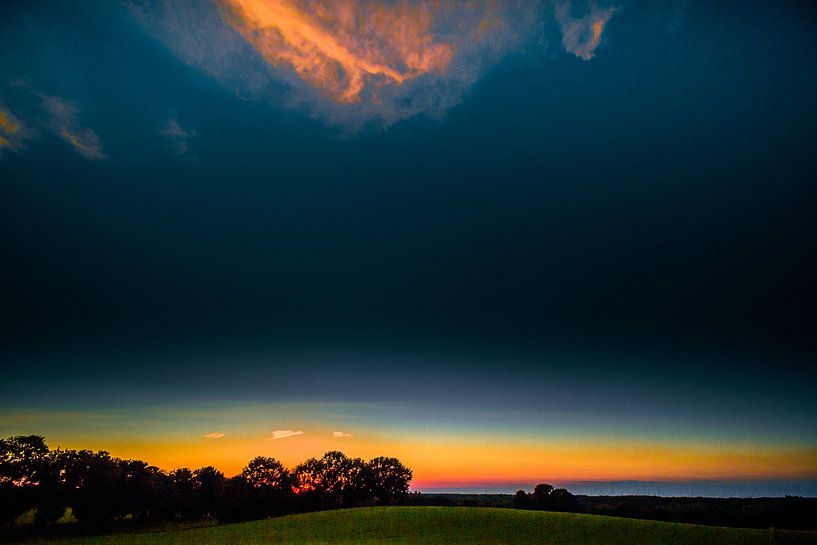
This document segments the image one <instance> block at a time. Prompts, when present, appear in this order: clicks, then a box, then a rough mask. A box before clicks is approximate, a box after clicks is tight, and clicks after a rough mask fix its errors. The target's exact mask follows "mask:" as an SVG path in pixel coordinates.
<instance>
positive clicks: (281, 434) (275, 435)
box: [267, 430, 304, 439]
mask: <svg viewBox="0 0 817 545" xmlns="http://www.w3.org/2000/svg"><path fill="white" fill-rule="evenodd" d="M303 434H304V432H302V431H300V430H298V431H294V430H275V431H273V432H272V437H267V439H287V438H289V437H295V436H296V435H303Z"/></svg>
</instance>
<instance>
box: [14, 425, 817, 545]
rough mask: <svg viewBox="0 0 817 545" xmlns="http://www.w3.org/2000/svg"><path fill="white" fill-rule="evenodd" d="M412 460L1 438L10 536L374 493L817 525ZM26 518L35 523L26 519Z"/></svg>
mask: <svg viewBox="0 0 817 545" xmlns="http://www.w3.org/2000/svg"><path fill="white" fill-rule="evenodd" d="M411 477H412V473H411V470H410V469H408V468H407V467H405V466H404V465H403V464H402V463H400V461H399V460H397V459H395V458H385V457H379V458H374V459H372V460H369V461H364V460H362V459H360V458H349V457H348V456H346V455H344V454H343V453H341V452H337V451H333V452H327V453H326V454H324V456H323V457H321V458H311V459H309V460H306V461H305V462H303V463H302V464H300V465H298V466H297V467H295V468H294V469H287V468H286V467H284V466H283V465H282V464H281V463H280V462H279V461H277V460H275V459H274V458H267V457H257V458H254V459H253V460H251V461H250V462H249V463H248V464H247V466H246V467H245V468H244V469H243V470H242V472H241V473H240V474H239V475H237V476H235V477H232V478H226V477H225V476H224V475H223V474H222V473H221V472H219V471H218V470H216V469H215V468H213V467H202V468H199V469H195V470H190V469H187V468H180V469H176V470H174V471H170V472H165V471H162V470H160V469H159V468H157V467H154V466H150V465H148V464H146V463H145V462H142V461H139V460H122V459H118V458H114V457H112V456H111V455H110V454H109V453H107V452H101V451H98V452H92V451H89V450H65V449H56V450H52V449H49V448H48V446H47V445H46V443H45V440H44V439H43V438H42V437H39V436H18V437H9V438H8V439H0V528H3V529H2V531H0V538H4V539H6V540H8V539H16V538H18V537H26V536H32V535H35V536H48V535H53V534H59V535H65V534H70V533H86V534H87V533H99V532H100V531H113V530H116V531H126V532H127V531H134V530H138V529H144V528H146V527H152V528H154V529H155V528H157V527H162V526H163V525H167V524H172V525H173V526H174V527H177V528H178V527H179V526H182V527H184V526H190V525H201V524H209V525H213V524H216V523H225V522H239V521H246V520H255V519H263V518H267V517H277V516H281V515H288V514H293V513H304V512H310V511H322V510H331V509H336V508H341V507H344V508H345V507H362V506H375V505H401V506H416V507H419V506H438V507H501V508H508V509H510V508H513V509H516V510H525V511H558V512H563V513H580V514H592V515H609V516H615V517H627V518H639V519H652V520H659V521H668V522H684V523H693V524H708V525H716V526H732V527H738V528H772V527H774V528H778V529H779V528H785V529H817V499H813V498H796V497H785V498H761V499H739V498H735V499H716V498H662V497H654V496H609V497H601V496H577V495H573V494H571V493H570V492H569V491H567V490H565V489H561V488H554V487H553V486H551V485H548V484H539V485H537V486H536V487H535V488H534V490H533V491H531V492H529V493H528V492H525V491H521V490H520V491H519V492H517V493H516V494H515V495H502V494H495V495H478V494H474V495H460V494H418V493H409V492H408V490H409V483H410V481H411ZM23 519H25V522H26V524H21V521H22V520H23Z"/></svg>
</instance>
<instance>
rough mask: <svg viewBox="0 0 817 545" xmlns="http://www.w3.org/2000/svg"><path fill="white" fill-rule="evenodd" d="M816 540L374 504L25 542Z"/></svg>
mask: <svg viewBox="0 0 817 545" xmlns="http://www.w3.org/2000/svg"><path fill="white" fill-rule="evenodd" d="M293 543H297V544H298V545H327V544H329V543H331V544H332V545H383V544H385V543H388V544H390V545H415V544H418V543H421V544H423V545H474V544H476V543H478V544H480V545H508V544H510V543H513V544H514V545H555V544H560V545H656V544H660V545H690V544H700V545H704V544H705V545H770V544H771V545H817V533H814V532H799V531H795V530H777V529H768V528H766V529H762V530H755V529H748V528H724V527H716V526H696V525H692V524H675V523H671V522H655V521H647V520H634V519H623V518H614V517H601V516H596V515H580V514H573V513H548V512H543V511H522V510H517V509H483V508H469V509H459V508H454V507H370V508H362V509H342V510H334V511H323V512H320V513H306V514H298V515H291V516H285V517H277V518H273V519H266V520H261V521H254V522H242V523H239V524H223V525H217V526H210V527H208V528H194V529H184V530H180V529H178V528H176V529H173V530H164V531H150V532H140V533H134V532H131V533H124V534H123V533H117V534H108V535H96V536H74V537H68V538H56V539H48V538H35V539H31V540H28V541H26V542H25V544H26V545H38V544H43V545H224V544H241V545H291V544H293Z"/></svg>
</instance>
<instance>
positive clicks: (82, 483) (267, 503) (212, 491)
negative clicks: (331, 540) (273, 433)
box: [0, 436, 411, 529]
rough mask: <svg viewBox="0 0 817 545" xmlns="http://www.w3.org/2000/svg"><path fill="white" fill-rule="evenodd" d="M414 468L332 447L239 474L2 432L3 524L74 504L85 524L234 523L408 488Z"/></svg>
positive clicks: (261, 460) (254, 463)
mask: <svg viewBox="0 0 817 545" xmlns="http://www.w3.org/2000/svg"><path fill="white" fill-rule="evenodd" d="M410 481H411V470H409V469H408V468H407V467H405V466H404V465H403V464H402V463H400V461H399V460H397V459H396V458H385V457H379V458H374V459H372V460H369V461H364V460H361V459H360V458H349V457H348V456H346V455H344V454H343V453H341V452H337V451H333V452H327V453H326V454H324V456H323V457H322V458H310V459H309V460H306V461H305V462H304V463H302V464H300V465H299V466H297V467H296V468H294V469H293V470H289V469H287V468H286V467H284V466H283V465H282V464H281V463H280V462H279V461H278V460H276V459H274V458H266V457H263V456H259V457H257V458H254V459H253V460H251V461H250V462H249V464H247V466H246V467H245V468H244V469H243V471H242V472H241V474H240V475H238V476H236V477H232V478H225V476H224V474H222V473H221V472H220V471H218V470H217V469H215V468H213V467H202V468H199V469H196V470H190V469H187V468H181V469H176V470H174V471H171V472H165V471H162V470H161V469H159V468H157V467H155V466H150V465H148V464H146V463H145V462H142V461H140V460H121V459H118V458H114V457H112V456H111V455H110V454H108V453H107V452H92V451H90V450H64V449H57V450H51V449H49V448H48V446H47V445H46V443H45V440H44V439H43V438H42V437H39V436H18V437H9V438H8V439H0V526H3V525H11V524H12V523H13V522H14V521H15V519H18V517H20V516H21V515H23V514H26V513H33V521H32V522H33V526H35V527H38V528H41V529H44V528H47V527H50V526H53V525H54V524H55V523H56V522H57V521H59V520H60V519H61V518H64V517H65V516H66V513H70V518H71V519H72V522H76V523H77V525H78V526H80V527H83V528H86V529H99V528H106V527H110V526H112V525H119V526H121V525H122V523H126V524H129V525H133V524H150V523H152V524H156V523H160V522H167V521H190V520H202V519H211V520H219V521H221V522H235V521H240V520H252V519H260V518H265V517H272V516H278V515H284V514H289V513H296V512H305V511H317V510H322V509H332V508H337V507H355V506H361V505H377V504H390V503H394V502H396V501H398V500H399V499H401V498H402V497H404V496H405V495H406V494H407V492H408V488H409V483H410Z"/></svg>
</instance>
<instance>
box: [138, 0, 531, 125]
mask: <svg viewBox="0 0 817 545" xmlns="http://www.w3.org/2000/svg"><path fill="white" fill-rule="evenodd" d="M215 6H217V9H212V6H210V5H202V4H196V5H195V6H191V4H190V3H185V2H182V1H181V0H141V1H139V2H136V0H134V7H133V9H132V12H133V13H134V15H135V17H136V19H137V20H138V21H139V22H140V23H141V24H142V26H143V27H144V28H146V29H147V30H148V31H149V32H150V33H152V34H153V35H155V36H157V37H158V38H159V39H160V40H162V41H163V42H164V43H166V44H167V45H168V46H169V47H170V49H171V50H172V51H173V52H174V53H176V55H178V56H179V57H180V58H181V59H182V60H184V61H185V62H187V63H188V64H190V65H191V66H194V67H196V68H198V69H200V70H203V71H205V72H206V73H208V74H209V75H210V76H212V77H213V78H215V79H216V80H218V81H220V82H221V83H222V84H223V85H224V86H226V87H228V88H230V89H233V90H234V91H236V93H237V94H238V95H239V96H242V97H245V98H253V99H269V98H272V99H273V100H276V101H283V103H285V104H287V105H289V106H295V107H299V108H304V109H307V110H309V111H310V112H311V113H313V114H314V115H316V116H319V117H321V118H323V119H325V120H327V121H329V122H330V123H332V124H338V125H345V126H350V125H351V126H354V125H357V126H360V125H362V124H365V123H367V122H370V121H376V122H379V123H381V124H389V123H393V122H395V121H399V120H401V119H406V118H408V117H411V116H414V115H417V114H427V115H432V116H438V115H441V114H442V113H444V112H445V111H447V110H448V109H449V108H451V107H452V106H454V105H456V104H457V103H459V102H460V101H461V99H462V97H463V95H464V94H465V92H466V91H467V90H468V89H469V88H470V86H471V85H472V84H473V83H474V82H475V81H476V80H477V79H478V78H479V76H480V75H481V74H482V72H483V71H484V70H485V69H486V67H488V66H490V65H491V64H493V63H494V62H496V61H497V60H498V59H499V58H501V57H502V56H503V55H504V54H506V53H507V52H509V51H512V50H513V49H514V48H515V47H517V46H519V45H520V44H521V43H523V42H524V41H525V40H527V39H529V38H530V37H531V35H532V34H533V33H534V32H535V31H536V29H538V28H540V27H541V25H540V24H539V23H538V19H539V15H540V12H541V11H542V5H541V4H540V3H539V2H528V1H523V0H506V1H503V2H498V1H496V0H449V1H439V0H395V1H390V2H381V1H376V0H216V4H215Z"/></svg>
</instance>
